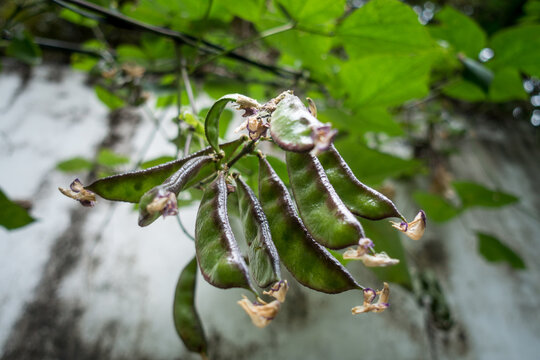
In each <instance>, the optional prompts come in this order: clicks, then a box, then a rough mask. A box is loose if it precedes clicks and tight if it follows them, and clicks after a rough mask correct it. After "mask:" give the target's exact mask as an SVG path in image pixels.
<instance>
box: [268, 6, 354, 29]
mask: <svg viewBox="0 0 540 360" xmlns="http://www.w3.org/2000/svg"><path fill="white" fill-rule="evenodd" d="M275 2H276V3H277V4H279V5H281V6H282V7H283V8H285V10H286V11H287V13H288V14H289V15H290V16H291V17H292V18H293V19H294V21H296V22H297V23H299V24H300V25H311V26H320V25H323V24H326V23H328V22H332V21H335V20H336V19H337V18H338V17H340V16H341V15H343V13H344V12H345V3H346V1H345V0H333V1H321V0H286V1H285V0H275Z"/></svg>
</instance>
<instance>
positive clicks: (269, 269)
mask: <svg viewBox="0 0 540 360" xmlns="http://www.w3.org/2000/svg"><path fill="white" fill-rule="evenodd" d="M236 189H237V190H236V192H237V194H238V207H239V209H240V218H241V220H242V224H243V226H244V235H245V238H246V242H247V245H248V258H249V269H250V270H251V274H252V276H253V278H254V279H255V282H256V283H257V285H259V287H261V288H265V287H267V286H269V285H272V284H274V283H275V282H277V281H279V280H281V271H280V268H279V256H278V253H277V250H276V247H275V245H274V243H273V242H272V234H271V232H270V227H269V226H268V221H267V220H266V216H265V215H264V212H263V209H262V206H261V203H260V202H259V200H258V199H257V197H256V196H255V193H254V192H253V190H252V189H251V188H250V187H249V186H248V185H247V184H246V183H245V182H244V181H243V180H242V179H241V178H240V177H236Z"/></svg>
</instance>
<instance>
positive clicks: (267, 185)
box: [259, 156, 362, 294]
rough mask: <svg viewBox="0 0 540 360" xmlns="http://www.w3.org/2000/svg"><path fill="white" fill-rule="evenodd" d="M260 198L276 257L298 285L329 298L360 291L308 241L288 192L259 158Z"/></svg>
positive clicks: (334, 262) (321, 249) (330, 258)
mask: <svg viewBox="0 0 540 360" xmlns="http://www.w3.org/2000/svg"><path fill="white" fill-rule="evenodd" d="M259 198H260V200H261V204H262V208H263V210H264V213H265V214H266V217H267V219H268V224H269V225H270V230H271V233H272V240H273V241H274V244H275V245H276V248H277V250H278V253H279V257H280V259H281V261H282V262H283V264H284V265H285V266H286V267H287V269H288V270H289V271H290V272H291V274H292V275H293V276H294V277H295V278H296V279H297V280H298V282H300V283H301V284H303V285H305V286H307V287H309V288H311V289H314V290H317V291H321V292H325V293H330V294H335V293H340V292H343V291H346V290H351V289H361V288H362V287H361V286H360V285H359V284H358V283H357V282H356V281H355V280H354V278H353V277H352V276H351V274H350V273H349V272H348V271H347V269H345V268H344V267H343V265H341V264H340V263H339V261H337V260H336V258H334V257H333V256H332V255H331V254H330V253H329V252H328V250H326V249H325V248H324V247H322V246H321V245H319V244H318V243H317V242H316V241H315V240H314V239H313V238H312V237H311V235H310V234H309V232H308V231H307V229H306V228H305V226H304V224H303V223H302V220H301V219H300V218H299V217H298V215H297V214H296V210H295V209H294V204H293V202H292V199H291V196H290V195H289V192H288V190H287V188H286V187H285V185H284V184H283V182H282V181H281V179H280V178H279V177H278V176H277V174H276V173H275V171H274V169H272V167H271V166H270V164H269V163H268V161H267V160H266V159H264V158H263V157H262V156H261V157H260V160H259Z"/></svg>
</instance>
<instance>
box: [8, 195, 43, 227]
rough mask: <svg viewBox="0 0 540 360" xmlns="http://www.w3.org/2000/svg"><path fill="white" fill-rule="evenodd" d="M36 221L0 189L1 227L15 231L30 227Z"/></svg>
mask: <svg viewBox="0 0 540 360" xmlns="http://www.w3.org/2000/svg"><path fill="white" fill-rule="evenodd" d="M34 221H35V219H34V218H33V217H32V216H30V215H29V214H28V211H27V210H26V209H25V208H23V207H22V206H21V205H19V204H17V203H16V202H13V201H12V200H10V199H9V198H8V197H7V196H6V194H4V192H3V191H2V189H0V225H1V226H3V227H4V228H6V229H8V230H14V229H18V228H21V227H23V226H26V225H29V224H31V223H32V222H34Z"/></svg>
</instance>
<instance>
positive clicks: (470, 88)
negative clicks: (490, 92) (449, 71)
mask: <svg viewBox="0 0 540 360" xmlns="http://www.w3.org/2000/svg"><path fill="white" fill-rule="evenodd" d="M442 93H443V94H444V95H446V96H450V97H452V98H454V99H458V100H464V101H469V102H477V101H484V100H485V99H486V94H485V93H484V91H483V90H482V89H481V88H480V87H478V86H477V85H476V84H474V83H472V82H470V81H467V80H463V79H458V80H456V81H453V82H451V83H449V84H448V85H446V86H444V87H443V89H442Z"/></svg>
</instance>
